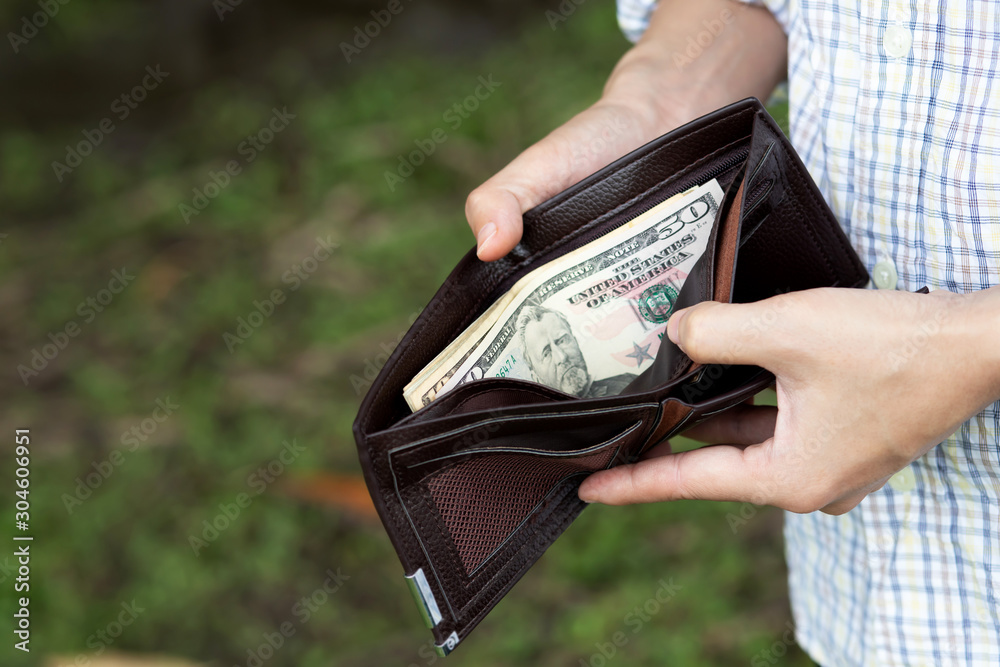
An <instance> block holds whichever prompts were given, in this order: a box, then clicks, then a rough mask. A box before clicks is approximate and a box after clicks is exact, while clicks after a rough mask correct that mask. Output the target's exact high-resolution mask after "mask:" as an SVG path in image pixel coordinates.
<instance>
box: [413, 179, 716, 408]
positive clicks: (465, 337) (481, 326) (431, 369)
mask: <svg viewBox="0 0 1000 667" xmlns="http://www.w3.org/2000/svg"><path fill="white" fill-rule="evenodd" d="M695 187H697V186H695ZM694 189H695V188H691V189H690V190H688V191H685V192H679V193H677V194H676V195H674V196H673V197H671V198H670V199H667V200H666V201H664V202H662V203H661V204H660V205H659V207H660V208H661V209H663V208H667V207H669V205H670V204H671V203H673V202H675V201H679V200H681V199H682V198H683V197H685V196H687V195H688V194H689V192H691V191H693V190H694ZM647 219H648V217H647V216H639V217H637V218H635V219H633V220H631V221H628V222H626V223H625V224H624V225H622V226H620V227H618V228H617V229H614V230H612V231H611V232H609V233H607V234H605V235H603V236H602V237H601V238H599V239H597V240H595V241H592V242H590V243H588V244H586V245H584V246H582V247H580V248H577V249H576V250H573V251H571V252H569V253H567V254H565V255H563V256H561V257H560V258H559V260H558V262H559V264H558V265H559V266H564V265H566V264H570V263H574V262H578V261H581V260H584V259H587V258H589V257H591V256H593V255H595V254H598V253H600V252H601V251H603V250H604V249H606V248H609V247H611V246H612V245H614V243H616V239H618V238H623V237H628V236H629V235H631V233H632V232H631V230H632V229H634V228H635V227H637V226H638V225H642V224H644V221H645V220H647ZM538 277H539V274H538V272H537V271H532V272H531V273H529V274H528V275H526V276H524V277H523V278H521V279H520V280H518V281H517V282H516V283H515V284H514V285H513V286H512V287H511V288H510V289H508V290H507V291H506V292H505V293H504V294H503V295H502V296H501V297H500V298H499V299H497V300H496V301H495V302H493V304H492V305H491V306H490V307H489V308H488V309H487V310H486V312H484V313H483V314H482V315H480V316H479V317H478V318H477V319H476V320H475V321H474V322H473V323H472V324H470V325H469V326H468V327H467V328H466V329H465V331H463V332H462V334H461V335H459V336H458V337H457V338H456V339H455V340H453V341H452V342H451V343H450V344H449V345H448V347H446V348H445V349H444V350H442V351H441V352H440V353H439V354H438V355H437V356H436V357H435V358H434V359H433V360H431V362H430V363H428V364H427V365H426V366H425V367H424V368H423V369H422V370H421V371H420V372H419V373H418V374H417V375H416V376H414V378H413V379H412V380H411V381H410V382H409V383H408V384H407V385H406V387H405V388H404V391H403V395H404V397H406V400H407V402H408V403H409V405H410V408H411V409H412V410H417V409H419V408H420V407H422V406H424V405H427V404H429V403H430V402H431V401H433V400H434V399H435V398H436V397H437V394H438V392H440V391H441V390H442V389H443V388H444V386H445V385H446V384H447V383H448V381H449V380H451V378H452V376H453V375H454V373H455V371H457V370H458V368H459V367H460V366H461V364H462V362H463V361H465V360H466V359H468V358H469V356H470V355H471V354H472V352H473V350H474V349H475V348H476V346H477V345H479V343H481V342H482V341H483V339H484V338H485V337H486V334H488V333H489V330H490V328H492V326H493V325H494V323H495V322H496V320H497V316H498V315H499V314H500V313H502V312H503V308H505V307H506V306H507V305H508V304H509V303H511V301H512V300H513V299H515V298H516V297H517V295H518V294H520V293H521V292H522V290H524V289H525V288H527V287H528V286H529V285H531V284H533V283H534V282H537V279H538Z"/></svg>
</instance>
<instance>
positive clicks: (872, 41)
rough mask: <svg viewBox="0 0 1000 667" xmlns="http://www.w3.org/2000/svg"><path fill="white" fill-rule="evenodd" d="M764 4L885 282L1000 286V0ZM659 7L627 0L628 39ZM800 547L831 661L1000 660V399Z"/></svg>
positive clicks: (800, 142)
mask: <svg viewBox="0 0 1000 667" xmlns="http://www.w3.org/2000/svg"><path fill="white" fill-rule="evenodd" d="M765 4H766V5H767V6H768V8H769V9H770V10H771V12H772V14H773V15H774V16H775V18H776V19H777V20H778V22H779V23H780V24H781V25H782V26H783V28H784V30H785V32H786V34H787V35H788V48H789V54H788V55H789V67H788V86H789V112H790V129H791V140H792V144H794V146H795V148H796V150H797V151H798V152H799V154H800V155H801V156H802V159H803V161H804V162H805V164H806V166H807V167H808V169H809V171H810V173H811V174H812V176H813V178H814V179H815V180H816V182H817V183H818V184H819V187H820V189H821V190H822V192H823V194H824V196H825V198H826V200H827V202H828V203H829V204H830V206H831V208H832V209H833V212H834V213H835V214H836V216H837V218H838V219H839V220H840V222H841V224H842V225H843V227H844V229H845V231H846V232H847V235H848V237H849V238H850V240H851V242H852V244H853V245H854V248H855V249H856V250H857V251H858V254H859V255H860V256H861V258H862V260H863V261H864V262H865V263H866V264H867V266H868V269H869V270H870V271H871V272H872V276H873V279H874V281H875V283H876V286H877V287H880V288H884V289H904V290H916V289H919V288H920V287H922V286H924V285H927V286H929V287H931V289H945V290H949V291H952V292H971V291H975V290H980V289H985V288H988V287H992V286H995V285H997V284H998V283H1000V80H997V78H996V70H997V68H998V66H1000V2H996V1H995V0H993V1H989V0H968V2H950V3H949V2H945V1H944V0H938V2H936V3H932V2H923V3H918V2H900V1H895V2H890V1H882V2H861V1H858V0H855V1H854V2H841V3H837V2H832V1H829V0H799V1H796V0H767V2H766V3H765ZM654 5H655V0H619V2H618V16H619V22H620V24H621V26H622V28H623V30H624V31H625V33H626V35H627V36H628V37H629V38H631V39H633V40H635V39H638V37H639V35H641V33H642V31H643V30H644V29H645V28H646V25H647V23H648V19H649V13H650V12H651V10H652V7H653V6H654ZM998 340H1000V337H998ZM785 543H786V556H787V560H788V566H789V583H790V591H791V602H792V609H793V612H794V616H795V622H796V635H797V640H798V642H799V644H800V645H801V646H802V647H803V648H804V649H805V650H807V651H808V652H809V653H810V654H811V655H812V657H813V658H814V659H815V660H817V661H818V662H819V663H820V664H822V665H825V666H827V667H838V666H841V665H843V666H850V667H854V666H856V665H879V666H883V665H990V666H992V667H996V666H997V665H1000V604H998V597H1000V403H997V404H994V405H992V406H990V407H989V408H987V409H986V410H985V411H983V412H982V413H980V414H979V415H977V416H975V417H974V418H972V419H971V420H969V421H968V422H966V423H965V424H963V425H962V427H961V428H960V429H959V430H958V432H957V433H955V435H953V436H952V437H950V438H948V439H947V440H946V441H945V442H943V443H942V444H940V445H938V446H937V447H935V448H933V449H932V450H931V451H930V452H928V453H927V454H926V455H924V456H922V457H921V458H919V459H918V460H917V461H915V462H914V463H913V464H911V465H910V466H908V467H907V468H905V469H903V470H902V471H901V472H899V473H897V474H896V475H895V476H893V477H892V478H891V480H890V481H889V483H888V484H887V485H886V486H885V487H883V488H882V489H881V490H880V491H877V492H875V493H873V494H871V495H870V496H869V497H868V498H867V499H865V500H864V501H863V502H862V503H861V504H860V505H858V507H857V508H855V509H854V510H852V511H851V512H848V513H847V514H845V515H843V516H829V515H826V514H823V513H820V512H816V513H813V514H808V515H798V514H793V513H786V516H785Z"/></svg>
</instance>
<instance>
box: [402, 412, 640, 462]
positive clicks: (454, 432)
mask: <svg viewBox="0 0 1000 667" xmlns="http://www.w3.org/2000/svg"><path fill="white" fill-rule="evenodd" d="M656 405H657V403H636V404H627V405H625V406H615V407H604V408H592V409H590V410H577V411H574V413H575V414H583V413H587V414H591V415H595V414H602V413H609V414H610V413H615V412H616V411H617V412H620V413H621V415H622V416H627V415H632V414H633V413H635V414H634V415H633V416H635V417H638V418H640V419H641V418H642V415H641V413H642V412H644V408H650V407H654V406H656ZM571 416H573V414H566V413H562V412H548V413H543V414H539V415H530V416H529V417H528V418H530V419H533V420H534V419H549V418H554V417H571ZM523 419H525V416H524V415H511V416H509V417H493V418H492V419H486V420H483V421H478V422H474V423H472V424H466V425H465V426H460V427H458V428H455V429H452V430H450V431H446V432H444V433H437V434H434V435H428V436H426V437H423V438H421V439H419V440H416V441H414V442H409V443H405V444H402V445H398V446H396V447H393V448H392V449H389V450H388V451H387V452H386V453H387V454H389V455H391V454H395V453H397V452H401V451H404V450H407V449H411V448H413V447H416V446H418V445H423V444H425V443H427V442H429V441H431V440H436V439H438V438H445V437H454V436H456V435H460V434H461V433H463V432H465V431H469V430H474V429H476V428H482V427H484V426H487V425H489V424H493V423H500V422H511V421H521V420H523Z"/></svg>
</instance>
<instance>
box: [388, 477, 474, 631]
mask: <svg viewBox="0 0 1000 667" xmlns="http://www.w3.org/2000/svg"><path fill="white" fill-rule="evenodd" d="M389 473H390V474H391V475H392V485H393V488H394V489H395V491H396V498H398V499H399V506H400V508H401V509H402V510H403V514H405V515H406V520H407V522H409V524H410V528H411V529H412V530H413V534H414V536H416V538H417V544H419V545H420V550H421V551H423V552H424V557H425V558H426V559H427V567H428V568H429V569H430V570H431V572H433V573H434V579H435V580H436V581H437V584H438V588H439V589H440V590H441V596H442V597H443V598H444V601H445V604H447V605H448V610H449V611H451V617H452V619H454V620H456V621H457V620H458V614H456V613H455V608H454V607H453V606H452V604H451V599H450V597H449V596H448V593H447V589H446V588H445V587H444V584H443V583H442V582H441V577H440V576H439V574H438V571H437V568H436V567H435V566H434V560H435V559H433V558H431V555H430V553H429V552H428V548H427V545H426V544H424V540H423V538H422V537H420V531H419V530H417V526H416V524H415V523H414V521H413V517H411V516H410V510H409V509H407V507H406V503H405V502H403V494H402V493H400V491H399V480H398V479H397V478H396V471H395V469H394V468H393V466H392V458H391V457H390V458H389Z"/></svg>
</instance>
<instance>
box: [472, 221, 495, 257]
mask: <svg viewBox="0 0 1000 667" xmlns="http://www.w3.org/2000/svg"><path fill="white" fill-rule="evenodd" d="M496 233H497V226H496V225H494V224H493V223H492V222H487V223H486V224H485V225H483V226H482V227H480V228H479V233H478V234H476V246H477V249H476V252H477V253H478V252H482V250H483V248H485V247H486V244H487V243H489V242H490V239H491V238H493V235H494V234H496Z"/></svg>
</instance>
